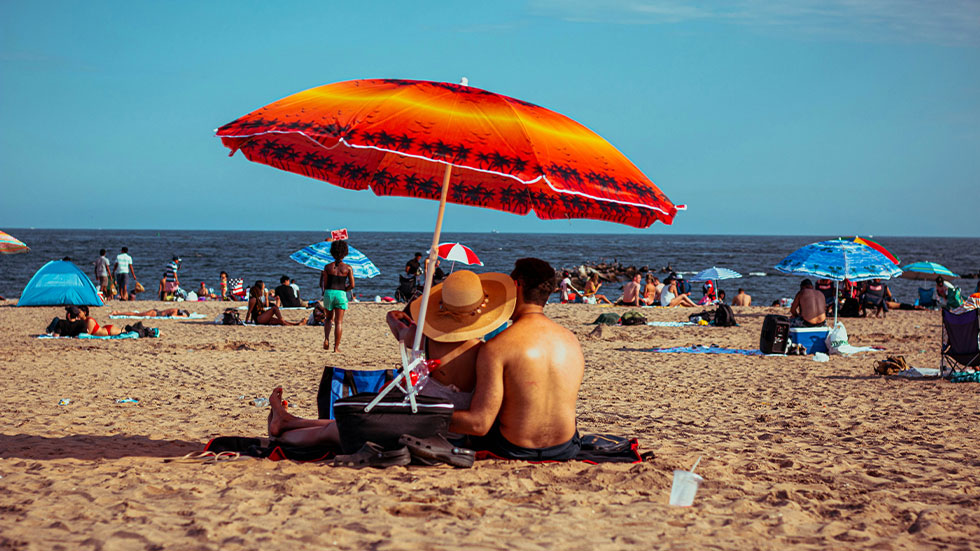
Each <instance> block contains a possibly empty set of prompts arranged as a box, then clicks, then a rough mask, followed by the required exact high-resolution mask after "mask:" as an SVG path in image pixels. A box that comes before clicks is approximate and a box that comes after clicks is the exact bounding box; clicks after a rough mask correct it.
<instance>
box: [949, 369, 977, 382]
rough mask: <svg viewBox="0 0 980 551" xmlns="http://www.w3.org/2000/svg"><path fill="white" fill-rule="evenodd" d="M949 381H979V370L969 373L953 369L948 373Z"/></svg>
mask: <svg viewBox="0 0 980 551" xmlns="http://www.w3.org/2000/svg"><path fill="white" fill-rule="evenodd" d="M949 382H951V383H980V371H974V372H973V373H969V372H966V371H955V372H953V373H951V374H950V376H949Z"/></svg>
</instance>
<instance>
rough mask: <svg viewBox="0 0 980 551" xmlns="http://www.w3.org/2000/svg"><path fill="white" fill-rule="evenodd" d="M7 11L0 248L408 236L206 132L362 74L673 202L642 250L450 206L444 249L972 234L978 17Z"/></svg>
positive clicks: (799, 0) (75, 7)
mask: <svg viewBox="0 0 980 551" xmlns="http://www.w3.org/2000/svg"><path fill="white" fill-rule="evenodd" d="M480 4H482V3H476V2H473V3H470V2H452V3H449V2H446V3H436V2H359V3H354V2H350V3H343V4H342V5H341V3H335V2H320V1H313V2H275V3H273V2H244V1H238V2H169V3H150V2H91V3H86V2H63V3H57V2H55V3H51V2H3V3H0V189H2V197H3V199H2V200H0V228H17V227H38V228H42V227H50V228H65V227H82V228H153V229H165V228H184V229H247V230H263V229H269V230H321V229H327V228H336V227H349V228H351V229H352V230H355V229H358V230H412V231H429V230H431V228H432V225H433V222H434V218H435V211H436V205H435V203H434V202H431V201H422V200H413V199H400V198H391V197H376V196H374V195H373V194H372V193H370V192H352V191H347V190H343V189H341V188H338V187H335V186H331V185H328V184H325V183H323V182H319V181H316V180H312V179H308V178H304V177H301V176H297V175H293V174H289V173H285V172H281V171H278V170H275V169H272V168H269V167H266V166H264V165H259V164H255V163H250V162H248V161H246V160H245V159H244V157H242V156H240V155H236V156H235V157H233V158H228V157H227V150H226V149H225V148H224V147H222V146H221V144H220V141H219V140H218V139H217V138H214V137H213V129H215V128H217V127H218V126H220V125H222V124H225V123H227V122H230V121H231V120H233V119H235V118H237V117H239V116H241V115H243V114H245V113H247V112H249V111H252V110H254V109H256V108H258V107H261V106H262V105H265V104H266V103H269V102H272V101H274V100H276V99H279V98H281V97H283V96H286V95H289V94H291V93H294V92H298V91H301V90H304V89H306V88H310V87H313V86H318V85H321V84H326V83H330V82H336V81H342V80H350V79H356V78H374V77H398V78H414V79H426V80H442V81H450V82H458V81H459V79H460V77H463V76H466V77H467V78H468V79H469V83H470V85H472V86H477V87H480V88H485V89H488V90H491V91H495V92H500V93H504V94H507V95H511V96H514V97H518V98H521V99H525V100H528V101H531V102H534V103H537V104H539V105H542V106H545V107H548V108H551V109H554V110H556V111H559V112H561V113H563V114H565V115H568V116H570V117H572V118H574V119H576V120H578V121H580V122H582V123H583V124H585V125H586V126H588V127H590V128H591V129H593V130H595V131H596V132H597V133H599V134H600V135H602V136H603V137H605V138H606V139H608V140H609V141H610V142H612V143H613V144H614V145H616V146H617V147H618V148H619V149H620V150H621V151H623V152H624V153H625V154H626V155H627V156H628V157H629V158H630V159H631V160H632V161H633V162H634V163H635V164H636V165H637V166H638V167H639V168H640V169H641V170H643V171H644V172H645V173H646V174H647V175H648V176H649V177H650V178H651V179H652V180H653V181H654V182H656V183H657V184H658V185H659V186H660V188H661V189H662V190H663V191H664V192H665V193H666V194H667V195H668V197H670V198H671V199H672V200H673V201H674V202H675V203H678V204H687V205H688V206H689V210H688V211H686V212H681V213H679V214H678V216H677V217H676V219H675V221H674V225H673V226H664V225H662V224H659V223H658V224H656V225H654V226H653V227H652V228H650V229H646V230H632V229H631V228H627V227H626V226H620V225H616V224H610V223H602V222H591V221H542V220H538V219H537V218H535V217H533V216H527V217H519V216H515V215H511V214H506V213H502V212H497V211H490V210H482V209H476V208H468V207H455V206H451V207H450V208H449V209H448V211H447V216H446V229H447V230H449V231H489V230H491V229H497V230H499V231H519V232H566V231H568V232H628V231H641V232H656V233H733V234H800V235H835V234H836V235H854V234H861V235H868V234H872V235H929V236H980V223H978V221H977V220H978V215H977V208H978V204H980V186H978V175H980V49H978V46H980V3H977V2H967V1H963V2H959V1H947V2H942V3H929V2H913V1H886V0H877V1H875V0H829V1H823V2H819V1H810V0H807V1H803V0H795V1H793V0H791V1H786V2H779V3H769V2H762V1H758V0H743V1H736V2H683V1H679V0H675V1H668V0H631V1H594V0H589V1H587V0H533V1H528V2H499V3H486V4H485V5H480Z"/></svg>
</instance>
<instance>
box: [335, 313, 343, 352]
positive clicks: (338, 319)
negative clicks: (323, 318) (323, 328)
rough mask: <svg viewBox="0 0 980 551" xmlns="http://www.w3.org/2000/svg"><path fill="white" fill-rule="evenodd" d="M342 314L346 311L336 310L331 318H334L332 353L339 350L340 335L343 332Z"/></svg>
mask: <svg viewBox="0 0 980 551" xmlns="http://www.w3.org/2000/svg"><path fill="white" fill-rule="evenodd" d="M344 312H346V310H342V309H340V308H337V309H336V310H334V311H333V317H334V322H333V323H334V328H333V351H334V352H337V351H338V350H339V349H340V335H342V334H343V332H344V329H343V327H342V326H343V323H344Z"/></svg>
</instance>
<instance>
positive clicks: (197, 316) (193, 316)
mask: <svg viewBox="0 0 980 551" xmlns="http://www.w3.org/2000/svg"><path fill="white" fill-rule="evenodd" d="M206 317H207V316H205V315H204V314H198V313H197V312H191V314H190V315H189V316H109V319H114V320H200V319H204V318H206Z"/></svg>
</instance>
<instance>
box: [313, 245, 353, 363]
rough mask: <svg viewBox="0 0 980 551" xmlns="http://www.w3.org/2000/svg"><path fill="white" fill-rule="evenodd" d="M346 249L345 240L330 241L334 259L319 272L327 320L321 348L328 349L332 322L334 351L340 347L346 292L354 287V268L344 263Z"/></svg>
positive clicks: (345, 309) (324, 325) (331, 254)
mask: <svg viewBox="0 0 980 551" xmlns="http://www.w3.org/2000/svg"><path fill="white" fill-rule="evenodd" d="M347 251H348V247H347V242H346V241H334V242H333V243H331V244H330V256H332V257H333V258H334V261H333V262H331V263H330V264H327V265H326V266H324V267H323V272H321V273H320V289H321V290H322V291H323V307H324V308H326V310H327V320H326V321H325V322H324V324H323V349H324V350H330V324H331V323H333V325H334V330H333V351H334V352H337V350H338V349H339V348H340V335H341V334H342V333H343V328H342V325H343V323H344V312H346V311H347V293H348V292H350V291H351V290H352V289H353V288H354V270H353V269H351V267H350V266H349V265H347V264H344V258H345V257H346V256H347Z"/></svg>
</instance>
